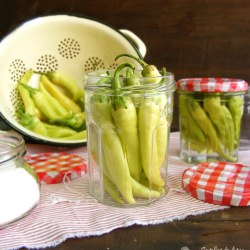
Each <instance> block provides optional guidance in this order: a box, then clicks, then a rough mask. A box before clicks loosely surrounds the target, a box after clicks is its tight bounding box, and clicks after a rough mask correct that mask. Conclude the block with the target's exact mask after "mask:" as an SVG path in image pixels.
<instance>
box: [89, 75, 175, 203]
mask: <svg viewBox="0 0 250 250" xmlns="http://www.w3.org/2000/svg"><path fill="white" fill-rule="evenodd" d="M106 72H107V71H105V70H104V71H97V72H90V73H88V74H86V83H85V100H86V101H85V105H86V106H85V110H86V123H87V131H88V174H89V190H90V194H91V195H92V196H93V197H95V198H96V199H97V200H98V201H99V202H101V203H104V204H107V205H111V206H117V207H130V206H136V205H145V204H149V203H151V202H153V201H156V200H158V199H160V198H162V197H163V196H165V195H166V194H167V192H168V188H167V183H166V181H167V170H166V168H167V155H168V137H169V131H170V127H171V122H172V113H173V93H174V91H175V80H174V76H173V74H172V73H170V72H166V74H165V75H163V76H156V77H142V76H141V71H136V72H135V73H134V75H133V78H131V77H130V76H120V77H119V78H116V77H113V74H114V75H116V72H118V71H116V72H115V73H114V72H108V74H107V73H106ZM135 82H136V84H135ZM128 83H130V85H128ZM131 83H133V84H132V85H131ZM118 85H119V89H115V90H114V89H113V86H118Z"/></svg>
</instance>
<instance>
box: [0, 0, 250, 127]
mask: <svg viewBox="0 0 250 250" xmlns="http://www.w3.org/2000/svg"><path fill="white" fill-rule="evenodd" d="M249 13H250V1H248V0H220V1H218V0H154V1H149V0H125V1H118V0H99V1H98V0H8V1H6V0H0V38H1V39H2V38H3V37H4V36H6V35H7V34H8V33H9V32H10V31H12V30H13V29H14V28H15V27H17V26H18V25H20V24H21V23H22V22H24V21H26V20H29V19H31V18H34V17H38V16H44V15H51V14H73V15H74V14H76V15H82V16H84V17H90V18H94V19H96V20H98V21H100V22H104V23H105V24H107V25H110V26H112V27H114V28H116V29H128V30H131V31H132V32H134V33H135V34H136V35H137V36H139V37H140V38H141V39H142V40H143V42H144V43H145V45H146V47H147V54H146V57H145V60H146V61H148V62H150V63H151V64H155V65H157V66H158V67H163V66H165V67H166V68H167V69H168V71H171V72H173V73H174V74H175V79H176V80H179V79H181V78H186V77H233V78H241V79H244V80H246V81H247V82H250V15H249ZM27 39H32V37H27ZM0 84H1V83H0ZM176 97H177V93H175V107H174V119H173V124H172V131H175V130H178V105H177V102H176V100H177V98H176ZM1 126H2V127H4V126H5V125H4V123H3V121H1Z"/></svg>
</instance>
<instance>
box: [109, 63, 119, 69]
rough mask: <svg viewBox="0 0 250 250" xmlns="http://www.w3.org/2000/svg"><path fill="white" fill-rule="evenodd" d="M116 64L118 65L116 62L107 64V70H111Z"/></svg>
mask: <svg viewBox="0 0 250 250" xmlns="http://www.w3.org/2000/svg"><path fill="white" fill-rule="evenodd" d="M117 66H118V64H117V63H112V64H110V65H109V67H108V70H113V69H115V68H116V67H117Z"/></svg>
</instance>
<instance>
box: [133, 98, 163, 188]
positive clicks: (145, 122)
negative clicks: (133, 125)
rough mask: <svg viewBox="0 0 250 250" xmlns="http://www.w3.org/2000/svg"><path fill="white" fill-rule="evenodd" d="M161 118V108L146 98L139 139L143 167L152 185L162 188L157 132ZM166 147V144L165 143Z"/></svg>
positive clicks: (141, 109) (142, 109)
mask: <svg viewBox="0 0 250 250" xmlns="http://www.w3.org/2000/svg"><path fill="white" fill-rule="evenodd" d="M159 118H160V106H159V104H158V103H157V102H156V101H154V100H153V99H152V98H145V100H144V102H143V103H142V104H141V105H140V107H139V113H138V120H139V138H140V145H141V158H142V166H143V170H144V173H145V175H146V176H147V178H148V180H149V182H150V183H152V184H154V185H156V186H159V187H162V186H163V185H164V180H163V179H162V177H161V175H160V170H159V159H158V153H157V148H158V147H161V146H162V145H157V142H156V131H157V129H156V128H157V126H158V124H159ZM164 145H165V143H164Z"/></svg>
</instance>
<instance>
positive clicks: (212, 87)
mask: <svg viewBox="0 0 250 250" xmlns="http://www.w3.org/2000/svg"><path fill="white" fill-rule="evenodd" d="M176 85H177V89H178V90H181V91H192V92H242V91H247V89H248V83H247V82H246V81H244V80H241V79H234V78H186V79H181V80H179V81H177V83H176Z"/></svg>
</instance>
